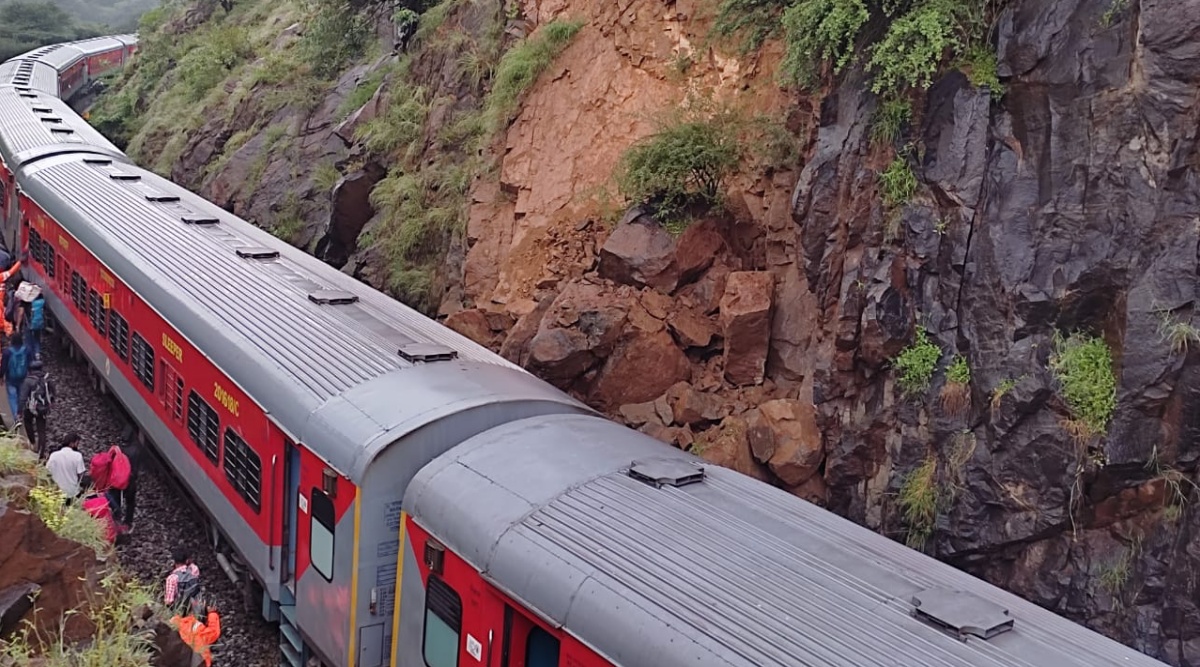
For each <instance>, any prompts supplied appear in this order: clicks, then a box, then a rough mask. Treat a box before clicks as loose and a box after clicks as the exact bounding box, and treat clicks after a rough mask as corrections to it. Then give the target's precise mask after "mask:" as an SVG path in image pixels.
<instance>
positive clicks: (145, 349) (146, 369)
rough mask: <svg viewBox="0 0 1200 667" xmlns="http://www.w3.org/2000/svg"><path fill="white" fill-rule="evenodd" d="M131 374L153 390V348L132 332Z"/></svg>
mask: <svg viewBox="0 0 1200 667" xmlns="http://www.w3.org/2000/svg"><path fill="white" fill-rule="evenodd" d="M132 352H133V360H132V361H131V362H130V363H131V364H132V365H133V374H134V375H135V376H137V379H138V380H141V382H142V384H143V385H145V386H146V388H147V389H149V390H150V391H151V393H153V392H154V348H152V347H150V344H149V343H147V342H146V339H144V338H142V337H141V336H140V335H139V334H137V333H135V334H133V345H132Z"/></svg>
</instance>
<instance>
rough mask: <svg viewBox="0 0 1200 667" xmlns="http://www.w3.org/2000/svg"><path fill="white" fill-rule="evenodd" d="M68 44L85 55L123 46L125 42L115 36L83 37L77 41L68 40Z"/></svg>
mask: <svg viewBox="0 0 1200 667" xmlns="http://www.w3.org/2000/svg"><path fill="white" fill-rule="evenodd" d="M67 45H68V46H70V47H71V48H73V49H78V50H79V51H80V52H81V53H83V54H85V55H89V56H91V55H95V54H97V53H103V52H105V51H112V50H113V49H119V48H124V47H125V42H123V41H121V40H120V39H117V38H116V37H94V38H92V39H83V40H80V41H78V42H68V43H67Z"/></svg>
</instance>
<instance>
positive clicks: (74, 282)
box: [71, 271, 83, 312]
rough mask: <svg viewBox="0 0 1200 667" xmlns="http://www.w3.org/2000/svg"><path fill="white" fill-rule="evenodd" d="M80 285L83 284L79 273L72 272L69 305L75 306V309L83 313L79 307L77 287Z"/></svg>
mask: <svg viewBox="0 0 1200 667" xmlns="http://www.w3.org/2000/svg"><path fill="white" fill-rule="evenodd" d="M82 283H83V277H82V276H80V275H79V272H78V271H72V272H71V303H73V304H75V308H76V309H77V310H79V311H81V312H82V311H83V308H80V307H79V303H80V301H79V287H80V285H81V284H82Z"/></svg>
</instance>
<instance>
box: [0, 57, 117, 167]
mask: <svg viewBox="0 0 1200 667" xmlns="http://www.w3.org/2000/svg"><path fill="white" fill-rule="evenodd" d="M11 64H12V63H5V64H4V65H0V76H3V71H4V70H3V68H4V67H7V66H8V65H11ZM38 67H43V68H45V67H46V66H45V65H38ZM55 85H57V84H55ZM0 118H3V119H4V131H3V132H0V156H2V157H3V158H4V162H5V164H7V165H9V167H10V168H14V169H15V166H19V165H21V164H24V163H26V162H29V161H31V160H36V159H39V158H43V157H46V156H49V155H55V154H59V153H64V152H67V151H72V152H74V151H85V152H86V151H90V152H94V153H99V154H103V155H107V156H110V157H113V158H115V159H117V160H118V161H120V162H123V163H129V162H130V160H129V159H128V158H126V157H125V155H124V154H123V153H122V152H121V151H120V149H118V148H117V147H116V146H114V145H113V144H112V142H110V141H109V140H108V139H105V138H104V135H102V134H100V133H99V132H97V131H96V130H95V128H93V127H92V126H91V125H89V124H88V123H87V121H85V120H83V119H82V118H80V117H79V116H78V115H77V114H76V113H75V111H74V110H72V109H71V107H69V106H67V104H66V103H65V102H63V101H61V100H59V99H58V98H57V97H55V96H53V95H48V94H44V93H35V92H30V91H22V90H19V89H17V88H3V87H0Z"/></svg>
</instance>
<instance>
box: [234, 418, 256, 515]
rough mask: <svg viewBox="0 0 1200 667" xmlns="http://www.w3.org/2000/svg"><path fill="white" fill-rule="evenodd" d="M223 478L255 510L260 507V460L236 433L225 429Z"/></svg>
mask: <svg viewBox="0 0 1200 667" xmlns="http://www.w3.org/2000/svg"><path fill="white" fill-rule="evenodd" d="M225 479H228V480H229V483H230V484H232V485H233V489H234V490H235V491H237V492H238V495H239V496H241V497H242V500H245V501H246V504H248V505H250V507H251V508H253V509H254V511H255V512H257V511H259V509H260V508H261V505H260V500H259V493H260V488H261V484H262V461H261V459H259V458H258V454H256V453H255V452H254V450H253V449H250V445H247V444H246V441H245V440H242V439H241V438H240V437H239V436H238V434H237V433H234V432H233V431H232V430H230V429H228V428H227V429H225Z"/></svg>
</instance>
